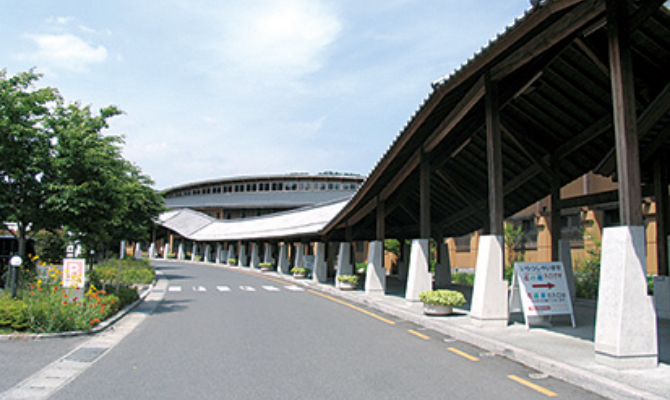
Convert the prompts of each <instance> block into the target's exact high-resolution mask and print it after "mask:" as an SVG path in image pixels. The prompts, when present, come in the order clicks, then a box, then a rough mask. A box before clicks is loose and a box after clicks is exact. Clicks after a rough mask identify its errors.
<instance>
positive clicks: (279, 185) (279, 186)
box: [272, 182, 284, 192]
mask: <svg viewBox="0 0 670 400" xmlns="http://www.w3.org/2000/svg"><path fill="white" fill-rule="evenodd" d="M282 190H284V182H274V183H273V184H272V191H273V192H281V191H282Z"/></svg>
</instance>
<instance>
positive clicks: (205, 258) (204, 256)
mask: <svg viewBox="0 0 670 400" xmlns="http://www.w3.org/2000/svg"><path fill="white" fill-rule="evenodd" d="M211 253H212V246H210V245H205V251H204V252H203V254H202V261H204V262H206V263H208V262H209V261H210V260H209V259H210V257H211Z"/></svg>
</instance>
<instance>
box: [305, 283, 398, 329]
mask: <svg viewBox="0 0 670 400" xmlns="http://www.w3.org/2000/svg"><path fill="white" fill-rule="evenodd" d="M307 291H308V292H309V293H312V294H315V295H317V296H321V297H323V298H325V299H328V300H331V301H334V302H335V303H338V304H342V305H344V306H347V307H349V308H351V309H354V310H356V311H359V312H362V313H363V314H366V315H369V316H371V317H373V318H376V319H378V320H380V321H382V322H386V323H387V324H389V325H395V322H394V321H391V320H390V319H386V318H384V317H382V316H379V315H377V314H375V313H371V312H370V311H368V310H364V309H362V308H360V307H357V306H355V305H353V304H351V303H347V302H346V301H344V300H340V299H337V298H335V297H332V296H328V295H327V294H324V293H321V292H317V291H316V290H312V289H308V290H307Z"/></svg>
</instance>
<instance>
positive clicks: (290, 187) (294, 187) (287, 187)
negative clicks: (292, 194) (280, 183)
mask: <svg viewBox="0 0 670 400" xmlns="http://www.w3.org/2000/svg"><path fill="white" fill-rule="evenodd" d="M284 190H287V191H295V190H298V184H297V183H295V182H286V184H284Z"/></svg>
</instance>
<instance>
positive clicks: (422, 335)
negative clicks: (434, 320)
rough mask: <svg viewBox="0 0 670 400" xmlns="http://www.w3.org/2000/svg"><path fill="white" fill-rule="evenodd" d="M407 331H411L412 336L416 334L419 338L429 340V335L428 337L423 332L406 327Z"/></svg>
mask: <svg viewBox="0 0 670 400" xmlns="http://www.w3.org/2000/svg"><path fill="white" fill-rule="evenodd" d="M407 332H409V333H411V334H412V335H414V336H418V337H420V338H421V339H423V340H430V337H429V336H426V335H424V334H423V333H420V332H417V331H415V330H412V329H408V330H407Z"/></svg>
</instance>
